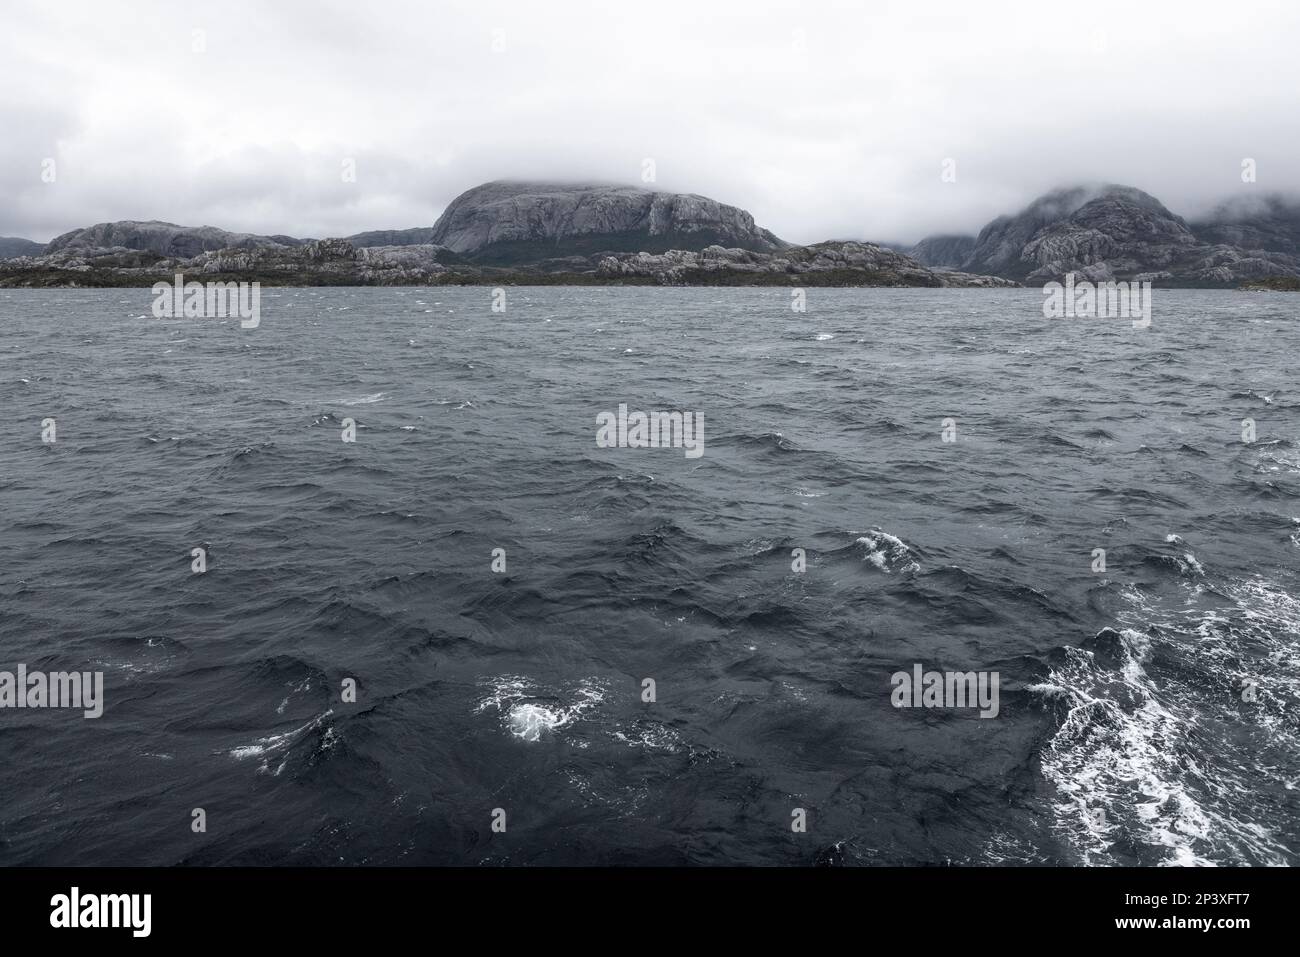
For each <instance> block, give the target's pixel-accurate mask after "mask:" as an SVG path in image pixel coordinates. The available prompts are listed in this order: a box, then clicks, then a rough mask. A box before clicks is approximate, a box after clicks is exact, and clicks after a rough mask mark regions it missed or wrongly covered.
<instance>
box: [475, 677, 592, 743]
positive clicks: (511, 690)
mask: <svg viewBox="0 0 1300 957" xmlns="http://www.w3.org/2000/svg"><path fill="white" fill-rule="evenodd" d="M480 684H482V685H484V686H486V687H487V688H488V691H487V694H485V695H484V696H483V697H482V698H481V699H480V700H479V703H478V704H477V705H476V706H475V708H474V713H475V714H483V713H485V712H489V711H494V712H496V713H497V715H498V716H499V718H500V721H501V726H502V728H503V729H504V730H505V731H506V732H507V733H509V734H510V735H511V736H513V737H516V738H519V739H520V740H521V741H528V742H537V741H541V740H542V739H543V738H544V737H548V736H550V735H552V734H554V733H555V732H558V731H559V730H561V729H562V728H565V727H568V726H569V725H571V724H573V723H574V722H576V721H578V720H580V719H581V718H582V717H583V716H584V715H585V714H586V713H587V712H588V711H590V710H591V709H592V708H594V707H596V706H597V705H599V704H600V703H601V702H602V701H604V700H605V689H604V687H603V686H602V684H601V682H600V680H599V679H596V678H584V679H582V681H580V682H579V683H578V685H577V687H575V688H573V689H570V690H569V691H567V692H562V691H557V690H555V689H552V688H547V687H543V686H540V685H538V684H537V683H535V682H534V681H533V680H532V679H530V678H526V677H524V676H522V675H501V676H498V677H495V678H488V679H485V680H484V681H483V682H480Z"/></svg>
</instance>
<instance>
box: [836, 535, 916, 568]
mask: <svg viewBox="0 0 1300 957" xmlns="http://www.w3.org/2000/svg"><path fill="white" fill-rule="evenodd" d="M850 534H855V535H860V536H861V537H859V538H858V539H857V543H856V544H858V545H861V546H862V547H863V549H864V550H865V552H866V554H865V555H864V556H863V558H864V560H866V561H869V562H871V564H873V565H875V566H876V567H877V568H879V569H880V570H881V571H882V572H884V573H885V574H889V573H890V572H895V571H901V572H914V571H919V570H920V568H921V566H920V565H919V564H918V563H917V562H916V560H915V559H914V558H913V556H912V550H911V549H910V548H908V547H907V543H906V542H904V541H903V540H902V539H901V538H899V537H898V536H896V535H891V534H890V533H889V532H886V531H883V530H881V529H879V528H873V529H872V530H871V531H869V532H852V533H850Z"/></svg>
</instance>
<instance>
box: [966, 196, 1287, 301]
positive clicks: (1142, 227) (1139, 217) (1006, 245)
mask: <svg viewBox="0 0 1300 957" xmlns="http://www.w3.org/2000/svg"><path fill="white" fill-rule="evenodd" d="M1298 247H1300V210H1297V209H1295V208H1293V207H1290V206H1287V205H1286V204H1284V203H1276V204H1273V205H1270V206H1267V207H1265V208H1264V209H1263V210H1261V209H1259V208H1234V207H1221V208H1220V210H1219V211H1218V213H1217V218H1215V219H1213V221H1211V222H1207V223H1203V224H1199V225H1197V226H1192V225H1189V224H1188V223H1187V222H1186V221H1185V220H1183V218H1182V217H1180V216H1176V215H1174V214H1173V213H1171V212H1170V211H1169V210H1168V209H1166V208H1165V207H1164V205H1163V204H1161V203H1160V201H1159V200H1157V199H1156V198H1155V197H1153V196H1151V195H1149V194H1147V193H1144V192H1142V191H1141V190H1139V189H1133V188H1132V187H1127V186H1101V187H1075V188H1073V189H1068V190H1056V191H1054V192H1052V193H1048V194H1047V195H1045V196H1043V197H1040V198H1039V199H1038V200H1035V201H1034V202H1033V203H1031V204H1030V205H1029V206H1028V207H1027V208H1026V209H1025V210H1024V211H1022V212H1021V213H1019V214H1017V215H1016V216H1002V217H999V218H998V219H995V220H993V222H991V223H989V224H988V225H987V226H985V227H984V229H983V230H981V231H980V234H979V236H978V238H977V239H976V241H975V247H974V249H973V250H972V251H971V253H970V255H969V257H968V258H967V259H966V261H965V262H963V263H962V264H961V268H962V269H964V270H966V271H969V272H977V273H988V274H994V275H1000V276H1005V277H1009V278H1014V279H1019V280H1023V281H1025V282H1031V283H1037V282H1047V281H1051V280H1054V279H1059V278H1060V277H1062V276H1064V275H1065V274H1066V273H1074V274H1075V275H1076V276H1078V277H1079V278H1081V279H1087V280H1090V281H1095V282H1105V281H1109V280H1124V279H1139V278H1141V279H1151V280H1152V281H1159V282H1170V283H1186V284H1192V285H1215V284H1228V285H1231V284H1236V283H1238V282H1240V281H1242V280H1247V279H1259V278H1264V277H1275V276H1300V256H1298V255H1297V254H1296V250H1297V248H1298Z"/></svg>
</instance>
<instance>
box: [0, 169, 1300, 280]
mask: <svg viewBox="0 0 1300 957" xmlns="http://www.w3.org/2000/svg"><path fill="white" fill-rule="evenodd" d="M3 242H5V243H11V244H14V245H11V246H3V245H0V253H2V252H4V251H5V250H11V251H12V252H13V253H16V255H10V257H9V258H2V259H0V285H10V286H12V285H61V284H79V285H90V284H103V285H129V284H141V285H149V284H151V283H152V282H154V281H156V280H157V279H159V278H169V277H170V275H172V274H174V273H175V272H176V271H183V272H195V273H201V274H204V275H206V276H209V277H218V276H219V277H221V278H223V279H227V280H229V279H238V278H243V279H249V280H254V279H255V280H259V281H262V282H272V283H280V284H285V285H288V284H308V285H311V284H336V283H357V284H400V283H509V282H521V283H522V282H547V283H560V282H575V283H638V284H647V283H652V284H676V285H691V284H700V285H742V284H757V285H841V286H849V285H859V286H976V285H979V286H997V285H1016V284H1018V283H1021V282H1023V283H1027V284H1035V285H1036V284H1040V283H1044V282H1047V281H1049V280H1052V279H1059V278H1061V277H1063V276H1064V275H1065V274H1066V273H1071V272H1072V273H1075V274H1076V275H1078V276H1079V277H1080V278H1083V279H1090V280H1094V281H1106V280H1111V279H1114V280H1122V279H1136V280H1152V281H1154V282H1158V283H1161V284H1168V285H1192V286H1240V285H1243V284H1246V283H1250V284H1251V285H1252V287H1256V288H1277V289H1287V288H1292V287H1293V286H1294V285H1295V284H1296V283H1297V282H1300V203H1297V202H1295V201H1292V200H1286V199H1283V198H1280V197H1274V196H1262V197H1260V198H1258V199H1254V198H1252V199H1250V200H1249V201H1248V200H1246V199H1237V200H1234V201H1233V202H1230V203H1225V204H1222V205H1221V206H1219V207H1216V208H1215V209H1213V210H1211V211H1210V212H1209V213H1207V214H1206V215H1204V216H1202V217H1200V218H1199V219H1198V220H1196V221H1194V222H1190V223H1189V222H1187V221H1186V220H1184V219H1183V218H1182V217H1180V216H1177V215H1175V214H1174V213H1172V212H1171V211H1170V210H1168V209H1167V208H1166V207H1165V206H1164V205H1163V204H1162V203H1161V202H1160V201H1159V200H1157V199H1156V198H1155V197H1153V196H1151V195H1150V194H1148V193H1144V192H1142V191H1141V190H1138V189H1134V188H1132V187H1128V186H1114V185H1108V186H1076V187H1071V188H1069V189H1060V190H1054V191H1052V192H1050V193H1048V194H1046V195H1044V196H1041V197H1039V198H1038V199H1036V200H1035V201H1034V202H1032V203H1030V204H1029V205H1028V206H1027V207H1025V209H1023V210H1021V211H1020V212H1019V213H1017V214H1015V215H1011V216H1000V217H998V218H997V219H995V220H993V221H992V222H991V223H989V224H988V225H987V226H985V227H984V228H983V229H982V230H980V233H979V235H978V236H973V237H972V236H963V235H956V234H952V235H940V236H931V237H929V238H927V239H924V240H922V241H921V242H920V243H918V244H916V246H914V247H911V248H910V249H908V248H906V247H903V248H898V247H894V248H890V247H886V246H881V245H877V244H874V243H866V242H826V243H817V244H814V245H811V246H795V245H792V244H790V243H787V242H784V241H782V240H780V239H778V238H777V237H776V236H774V235H773V234H772V233H771V232H769V231H768V230H766V229H762V228H760V227H759V226H757V225H756V224H755V223H754V219H753V217H752V216H751V215H750V214H749V213H747V212H745V211H744V210H742V209H738V208H736V207H734V206H727V205H725V204H723V203H719V202H717V201H716V200H712V199H708V198H707V197H703V196H697V195H694V194H679V193H664V192H659V191H656V190H650V189H643V188H641V187H636V186H607V185H593V184H566V183H522V182H493V183H485V184H484V185H482V186H478V187H475V188H474V189H471V190H469V191H467V192H465V193H462V194H461V195H460V196H458V197H457V198H456V199H455V200H454V201H453V202H452V203H451V205H449V206H448V207H447V209H446V211H445V212H444V213H443V215H442V216H441V217H440V218H439V219H438V221H437V222H436V223H435V224H434V225H433V226H430V227H418V228H414V229H399V230H374V231H370V232H365V233H358V234H356V235H354V236H352V237H349V238H348V239H323V240H304V239H295V238H293V237H291V236H259V235H254V234H250V233H234V232H228V231H226V230H222V229H217V228H215V227H212V226H200V227H184V226H177V225H175V224H172V223H163V222H156V221H154V222H129V221H128V222H117V223H100V224H98V225H95V226H90V227H87V228H85V229H78V230H73V231H71V232H69V233H65V234H64V235H62V236H59V237H58V238H57V239H55V240H53V241H52V242H51V243H49V244H48V245H47V246H45V247H44V248H41V247H39V246H38V245H37V244H35V243H28V242H26V241H25V240H5V241H3Z"/></svg>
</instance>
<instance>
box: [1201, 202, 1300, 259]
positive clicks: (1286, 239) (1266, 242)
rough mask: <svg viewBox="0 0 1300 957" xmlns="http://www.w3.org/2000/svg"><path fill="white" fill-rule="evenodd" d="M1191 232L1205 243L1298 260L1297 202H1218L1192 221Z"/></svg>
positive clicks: (1299, 219)
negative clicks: (1283, 255)
mask: <svg viewBox="0 0 1300 957" xmlns="http://www.w3.org/2000/svg"><path fill="white" fill-rule="evenodd" d="M1190 225H1191V228H1192V232H1194V233H1195V234H1196V238H1197V239H1199V240H1201V241H1202V242H1205V243H1211V244H1223V245H1227V246H1236V247H1237V248H1239V249H1262V250H1264V251H1266V252H1275V253H1285V254H1286V255H1288V256H1297V257H1300V200H1297V199H1288V198H1287V197H1284V196H1278V195H1276V194H1265V195H1263V196H1259V197H1249V198H1238V199H1234V200H1231V201H1229V202H1225V203H1221V204H1220V205H1218V206H1217V207H1215V208H1214V209H1213V210H1211V211H1210V212H1209V213H1208V214H1206V215H1205V216H1202V217H1201V218H1200V219H1198V220H1196V221H1193V222H1192V223H1191V224H1190Z"/></svg>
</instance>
